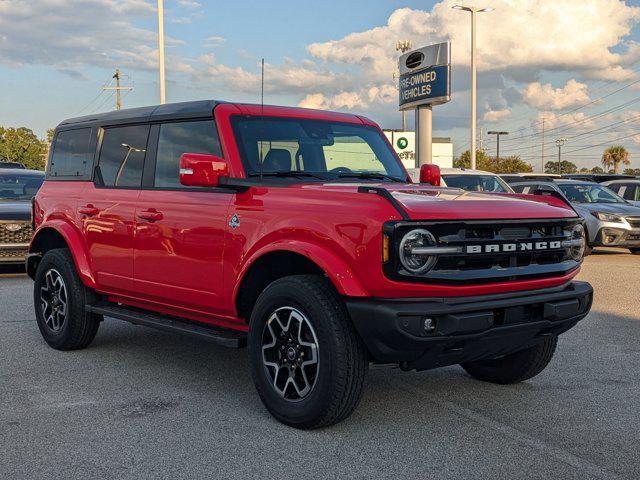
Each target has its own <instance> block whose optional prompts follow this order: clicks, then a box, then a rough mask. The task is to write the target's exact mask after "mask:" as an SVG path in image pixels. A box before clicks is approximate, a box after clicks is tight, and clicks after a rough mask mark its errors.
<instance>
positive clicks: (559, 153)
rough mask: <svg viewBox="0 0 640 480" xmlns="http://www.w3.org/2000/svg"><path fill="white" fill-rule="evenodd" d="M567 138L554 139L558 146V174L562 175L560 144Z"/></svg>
mask: <svg viewBox="0 0 640 480" xmlns="http://www.w3.org/2000/svg"><path fill="white" fill-rule="evenodd" d="M568 140H569V139H568V138H558V139H557V140H556V145H557V146H558V175H562V160H561V156H562V146H563V145H564V144H565V142H567V141H568Z"/></svg>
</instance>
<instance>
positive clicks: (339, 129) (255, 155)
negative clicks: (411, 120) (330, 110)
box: [232, 116, 406, 182]
mask: <svg viewBox="0 0 640 480" xmlns="http://www.w3.org/2000/svg"><path fill="white" fill-rule="evenodd" d="M232 125H233V129H234V134H235V137H236V139H237V143H238V147H239V149H240V155H241V157H242V162H243V165H244V168H245V171H246V172H247V176H257V175H259V173H260V158H262V159H263V164H262V171H263V173H264V174H265V175H271V176H292V177H293V178H296V176H298V177H303V176H304V177H305V179H311V180H313V179H314V178H315V179H321V180H332V181H333V180H343V179H344V180H345V181H353V180H354V178H358V179H360V178H362V179H371V180H374V181H378V182H380V181H405V180H406V174H405V172H404V171H403V169H402V167H401V166H400V164H399V161H398V160H397V158H396V157H395V155H394V153H393V150H392V149H391V148H390V147H389V145H388V143H387V142H386V140H385V138H384V137H383V136H382V135H381V134H380V132H379V131H378V129H376V128H373V127H368V126H365V125H357V124H350V123H334V122H328V121H320V120H306V119H291V118H274V117H266V118H264V119H263V118H261V117H240V116H236V117H234V118H233V119H232ZM292 172H293V173H292ZM282 173H284V174H285V175H282ZM296 174H297V175H296Z"/></svg>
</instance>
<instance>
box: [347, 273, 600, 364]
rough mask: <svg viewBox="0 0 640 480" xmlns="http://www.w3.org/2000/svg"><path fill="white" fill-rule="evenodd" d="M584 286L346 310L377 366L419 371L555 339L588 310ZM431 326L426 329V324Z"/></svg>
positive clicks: (368, 303)
mask: <svg viewBox="0 0 640 480" xmlns="http://www.w3.org/2000/svg"><path fill="white" fill-rule="evenodd" d="M592 300H593V289H592V288H591V285H589V284H588V283H586V282H572V283H570V284H568V285H565V286H562V287H557V288H550V289H544V290H537V291H534V292H514V293H506V294H500V295H486V296H482V297H471V298H470V297H466V298H428V299H393V300H386V299H367V300H359V299H349V300H347V309H348V310H349V314H350V315H351V318H352V320H353V323H354V325H355V327H356V329H357V331H358V333H359V334H360V336H361V337H362V339H363V341H364V342H365V344H366V345H367V348H368V349H369V352H370V353H371V356H372V357H373V359H374V361H376V362H379V363H399V364H401V365H402V366H403V367H404V368H408V369H417V370H424V369H428V368H435V367H443V366H446V365H454V364H458V363H463V362H471V361H475V360H480V359H484V358H493V357H497V356H501V355H506V354H509V353H512V352H515V351H518V350H522V349H524V348H527V347H530V346H532V345H535V344H536V343H537V342H539V341H540V340H541V339H543V338H545V337H547V336H550V335H559V334H560V333H563V332H565V331H567V330H569V329H570V328H571V327H573V326H574V325H575V324H576V323H577V322H578V321H580V320H582V319H583V318H584V317H585V316H586V315H587V313H589V310H590V308H591V303H592ZM427 318H429V319H431V321H432V324H434V325H435V329H434V330H433V331H426V330H425V328H424V324H425V319H427Z"/></svg>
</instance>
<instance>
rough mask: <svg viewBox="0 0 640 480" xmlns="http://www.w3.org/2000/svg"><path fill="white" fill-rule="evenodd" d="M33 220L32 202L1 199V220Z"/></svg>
mask: <svg viewBox="0 0 640 480" xmlns="http://www.w3.org/2000/svg"><path fill="white" fill-rule="evenodd" d="M2 220H23V221H24V220H31V202H30V201H29V202H15V201H11V200H9V201H7V200H0V221H2Z"/></svg>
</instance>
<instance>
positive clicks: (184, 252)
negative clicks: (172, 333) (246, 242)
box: [134, 190, 233, 314]
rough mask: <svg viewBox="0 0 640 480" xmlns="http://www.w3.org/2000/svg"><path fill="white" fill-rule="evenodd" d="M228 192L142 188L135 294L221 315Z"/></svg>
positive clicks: (230, 196) (136, 251)
mask: <svg viewBox="0 0 640 480" xmlns="http://www.w3.org/2000/svg"><path fill="white" fill-rule="evenodd" d="M232 198H233V194H232V193H226V192H223V193H219V192H213V191H210V192H205V191H188V190H185V191H176V190H173V191H167V190H164V191H163V190H145V191H142V192H141V193H140V198H139V200H138V208H137V210H136V246H135V255H134V257H135V260H134V265H135V273H134V288H135V291H136V296H138V297H140V298H141V299H146V300H148V301H151V302H154V303H160V304H163V305H169V306H172V307H175V308H178V309H180V308H184V309H193V310H199V311H204V312H207V313H213V314H224V313H229V312H226V311H223V307H222V306H221V302H220V300H219V296H220V295H221V293H222V254H223V246H224V234H225V232H226V229H227V228H228V218H227V211H228V209H229V205H230V202H231V200H232Z"/></svg>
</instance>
